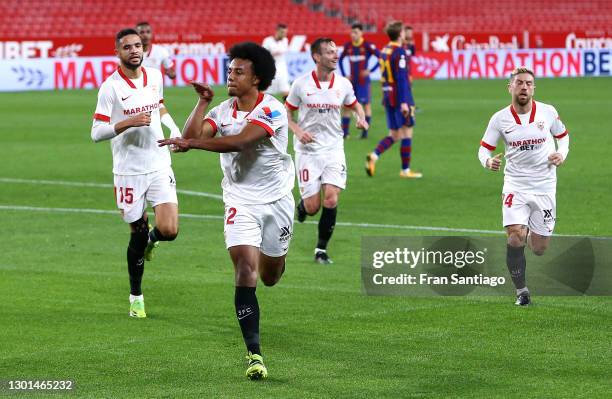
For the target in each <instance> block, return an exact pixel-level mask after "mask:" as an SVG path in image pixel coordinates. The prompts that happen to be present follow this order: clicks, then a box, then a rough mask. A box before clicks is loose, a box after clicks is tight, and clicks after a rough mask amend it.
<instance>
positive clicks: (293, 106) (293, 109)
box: [285, 100, 298, 111]
mask: <svg viewBox="0 0 612 399" xmlns="http://www.w3.org/2000/svg"><path fill="white" fill-rule="evenodd" d="M285 105H286V106H287V108H289V109H291V110H292V111H295V110H296V109H298V107H296V106H295V105H293V104H291V103H290V102H289V101H287V100H285Z"/></svg>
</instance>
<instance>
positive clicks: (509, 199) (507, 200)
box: [504, 194, 514, 208]
mask: <svg viewBox="0 0 612 399" xmlns="http://www.w3.org/2000/svg"><path fill="white" fill-rule="evenodd" d="M513 199H514V194H508V195H506V198H505V199H504V205H506V206H507V207H508V208H512V200H513Z"/></svg>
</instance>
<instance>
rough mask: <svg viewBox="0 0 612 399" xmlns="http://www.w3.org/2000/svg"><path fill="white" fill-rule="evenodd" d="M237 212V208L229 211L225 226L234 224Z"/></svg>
mask: <svg viewBox="0 0 612 399" xmlns="http://www.w3.org/2000/svg"><path fill="white" fill-rule="evenodd" d="M236 212H237V211H236V208H230V209H228V210H227V219H226V220H225V224H234V217H235V216H236Z"/></svg>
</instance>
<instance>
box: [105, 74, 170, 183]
mask: <svg viewBox="0 0 612 399" xmlns="http://www.w3.org/2000/svg"><path fill="white" fill-rule="evenodd" d="M163 90H164V87H163V83H162V75H161V72H160V71H159V70H157V69H153V68H142V76H141V77H140V78H139V79H130V78H128V77H127V76H126V75H125V74H124V73H123V72H122V71H121V69H120V68H117V70H116V71H115V72H114V73H113V74H112V75H111V76H109V77H108V78H107V79H106V80H105V81H104V82H103V83H102V86H100V91H99V92H98V105H97V106H96V112H95V114H94V119H95V120H98V121H102V122H108V123H110V124H115V123H117V122H121V121H122V120H124V119H127V118H129V117H132V116H134V115H137V114H139V113H142V112H150V113H151V124H150V125H149V126H141V127H131V128H129V129H127V130H126V131H124V132H123V133H121V134H118V135H117V136H116V137H114V138H112V139H111V149H112V152H113V173H114V174H116V175H139V174H145V173H151V172H155V171H158V170H161V169H164V168H167V167H169V166H170V153H169V151H168V148H166V147H158V146H157V140H160V139H163V138H164V134H163V131H162V127H161V122H160V119H159V118H160V117H159V106H160V104H161V103H163V101H164V95H163Z"/></svg>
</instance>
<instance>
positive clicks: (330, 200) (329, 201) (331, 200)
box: [323, 195, 338, 208]
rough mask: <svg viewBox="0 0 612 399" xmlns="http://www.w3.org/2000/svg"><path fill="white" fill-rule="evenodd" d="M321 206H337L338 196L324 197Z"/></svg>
mask: <svg viewBox="0 0 612 399" xmlns="http://www.w3.org/2000/svg"><path fill="white" fill-rule="evenodd" d="M323 206H324V207H325V208H335V207H337V206H338V196H337V195H333V196H329V197H325V199H324V200H323Z"/></svg>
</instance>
